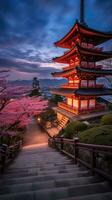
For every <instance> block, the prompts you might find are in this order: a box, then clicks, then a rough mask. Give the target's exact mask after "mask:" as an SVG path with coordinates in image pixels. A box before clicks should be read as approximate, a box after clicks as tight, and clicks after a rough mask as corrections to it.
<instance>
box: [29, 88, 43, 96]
mask: <svg viewBox="0 0 112 200" xmlns="http://www.w3.org/2000/svg"><path fill="white" fill-rule="evenodd" d="M40 95H41V93H40V91H39V89H37V88H35V89H32V90H31V93H30V95H29V96H30V97H33V96H40Z"/></svg>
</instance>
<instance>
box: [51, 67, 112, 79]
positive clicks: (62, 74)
mask: <svg viewBox="0 0 112 200" xmlns="http://www.w3.org/2000/svg"><path fill="white" fill-rule="evenodd" d="M73 74H77V76H80V75H82V74H83V75H84V74H86V75H88V76H89V75H90V74H92V75H94V76H104V75H112V70H106V69H101V70H98V69H94V68H92V69H90V68H83V67H74V68H72V69H70V70H66V71H61V72H54V73H52V76H54V77H65V78H67V77H69V76H71V75H73Z"/></svg>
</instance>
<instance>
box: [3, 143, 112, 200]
mask: <svg viewBox="0 0 112 200" xmlns="http://www.w3.org/2000/svg"><path fill="white" fill-rule="evenodd" d="M26 199H28V200H56V199H59V200H112V187H111V185H110V184H109V183H108V182H107V181H105V180H103V179H101V178H99V177H97V176H92V175H91V173H90V172H89V171H88V170H87V169H86V168H84V167H78V166H76V165H74V164H73V162H72V161H71V160H69V159H68V158H67V157H65V156H64V155H62V154H60V153H59V152H57V151H55V150H54V149H51V148H50V147H48V146H47V145H44V146H34V147H33V146H32V147H30V148H24V149H23V151H22V152H21V153H20V154H19V156H18V157H17V159H16V160H15V161H14V163H13V164H12V165H11V166H10V167H9V169H7V170H6V173H5V174H4V175H3V176H2V177H1V179H0V200H26Z"/></svg>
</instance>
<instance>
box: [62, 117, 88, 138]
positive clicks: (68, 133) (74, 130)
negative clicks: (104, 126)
mask: <svg viewBox="0 0 112 200" xmlns="http://www.w3.org/2000/svg"><path fill="white" fill-rule="evenodd" d="M87 127H88V126H87V125H86V124H85V123H83V122H79V121H74V122H71V123H69V124H68V126H67V127H66V128H65V130H64V134H63V135H64V137H65V138H73V137H75V136H78V133H79V132H81V131H84V130H86V129H87Z"/></svg>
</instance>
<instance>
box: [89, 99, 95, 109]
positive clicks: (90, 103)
mask: <svg viewBox="0 0 112 200" xmlns="http://www.w3.org/2000/svg"><path fill="white" fill-rule="evenodd" d="M94 107H95V99H90V100H89V108H94Z"/></svg>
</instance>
